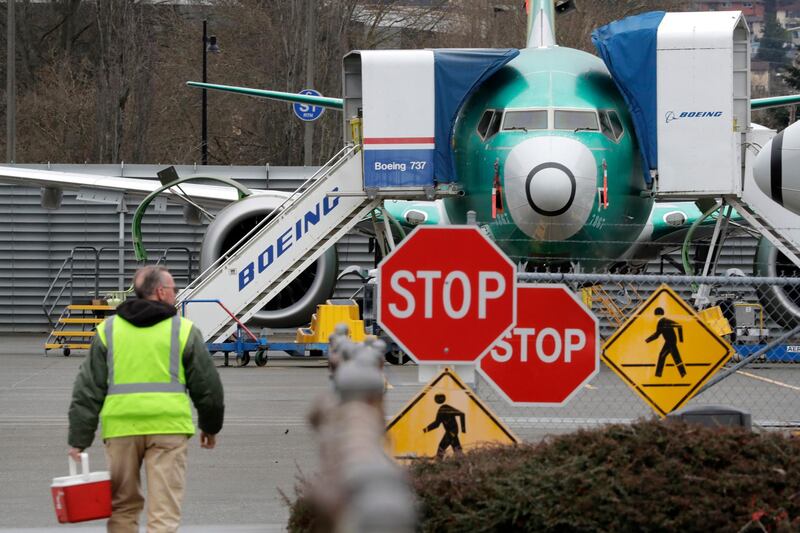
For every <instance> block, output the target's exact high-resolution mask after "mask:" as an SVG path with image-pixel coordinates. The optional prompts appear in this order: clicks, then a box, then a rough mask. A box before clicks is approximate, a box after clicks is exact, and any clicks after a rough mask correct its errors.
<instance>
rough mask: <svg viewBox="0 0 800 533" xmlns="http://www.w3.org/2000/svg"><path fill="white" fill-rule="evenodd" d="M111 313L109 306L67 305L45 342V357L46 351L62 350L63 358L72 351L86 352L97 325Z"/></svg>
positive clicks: (112, 310) (111, 308)
mask: <svg viewBox="0 0 800 533" xmlns="http://www.w3.org/2000/svg"><path fill="white" fill-rule="evenodd" d="M113 312H114V307H112V306H110V305H88V304H87V305H83V304H70V305H67V306H66V307H64V311H62V313H61V316H60V317H58V320H57V321H56V325H55V326H54V328H53V330H52V331H51V332H50V335H49V336H48V337H47V340H46V341H45V344H44V353H45V355H47V351H48V350H63V353H64V356H69V354H70V353H71V351H72V350H88V349H89V346H90V343H91V341H92V338H93V337H94V336H95V334H96V331H95V330H96V328H97V325H98V324H99V323H100V322H102V321H103V320H104V316H105V315H106V314H111V313H113ZM87 314H88V316H87ZM74 315H79V316H74ZM65 326H79V327H78V328H65Z"/></svg>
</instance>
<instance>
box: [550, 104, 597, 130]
mask: <svg viewBox="0 0 800 533" xmlns="http://www.w3.org/2000/svg"><path fill="white" fill-rule="evenodd" d="M554 118H555V129H557V130H573V131H578V130H589V131H598V130H599V129H600V128H598V127H597V114H596V113H595V112H594V111H562V110H558V109H556V111H555V117H554Z"/></svg>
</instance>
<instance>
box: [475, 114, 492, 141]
mask: <svg viewBox="0 0 800 533" xmlns="http://www.w3.org/2000/svg"><path fill="white" fill-rule="evenodd" d="M493 116H494V110H493V109H487V110H486V111H484V112H483V116H482V117H481V121H480V122H478V135H480V136H481V137H483V138H486V132H487V131H488V130H489V124H490V123H491V122H492V117H493Z"/></svg>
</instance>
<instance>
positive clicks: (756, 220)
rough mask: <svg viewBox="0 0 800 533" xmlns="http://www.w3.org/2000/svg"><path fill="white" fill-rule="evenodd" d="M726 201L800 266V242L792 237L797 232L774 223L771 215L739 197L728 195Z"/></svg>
mask: <svg viewBox="0 0 800 533" xmlns="http://www.w3.org/2000/svg"><path fill="white" fill-rule="evenodd" d="M725 201H726V202H727V203H728V204H729V205H730V206H731V207H733V208H734V209H735V210H736V212H737V213H739V214H740V215H741V216H742V218H744V219H745V220H747V222H748V223H749V224H750V225H751V226H752V227H753V229H755V230H756V231H758V232H759V233H760V234H761V235H763V236H764V237H766V238H767V239H768V240H769V242H771V243H772V244H773V245H774V246H775V247H776V248H777V249H778V250H780V252H781V253H782V254H783V255H785V256H786V257H787V259H789V261H791V262H792V263H794V264H795V265H797V266H798V267H800V242H797V241H796V240H795V239H793V238H792V237H793V236H794V235H795V234H796V232H793V231H788V230H790V228H779V227H776V226H775V225H774V224H772V223H771V222H770V220H769V215H767V214H766V213H759V212H757V211H756V209H754V208H753V207H752V206H751V205H750V204H747V203H745V202H743V201H740V200H738V199H737V198H729V197H726V198H725Z"/></svg>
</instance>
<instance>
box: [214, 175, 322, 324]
mask: <svg viewBox="0 0 800 533" xmlns="http://www.w3.org/2000/svg"><path fill="white" fill-rule="evenodd" d="M288 196H289V195H288V194H287V193H281V192H276V191H270V192H269V194H265V195H262V194H259V195H253V196H248V197H247V198H244V199H242V200H239V201H238V202H235V203H233V204H231V205H229V206H227V207H226V208H225V209H223V210H222V211H220V212H219V213H218V214H217V216H216V218H215V219H214V220H213V221H212V222H211V224H209V225H208V230H207V231H206V236H205V239H204V240H203V246H202V249H201V251H200V266H201V268H202V270H205V269H207V268H208V267H209V266H211V265H212V264H213V263H214V261H216V260H217V259H218V258H219V257H220V255H222V254H223V253H224V252H225V251H227V250H228V249H230V248H231V246H233V245H234V244H236V243H237V242H239V240H240V239H241V238H242V237H244V236H245V235H246V234H247V233H248V232H249V231H250V230H251V229H253V227H254V226H255V225H256V224H258V222H260V221H261V220H262V219H263V218H264V217H266V216H267V215H269V214H270V213H272V212H273V211H275V210H276V209H277V208H278V207H279V206H280V205H281V204H282V203H283V201H284V200H285V199H286V197H288ZM337 274H338V261H337V255H336V247H335V246H332V247H331V248H329V249H328V251H327V252H325V253H324V254H323V255H322V257H320V258H319V259H318V260H317V261H316V262H315V263H314V264H313V265H311V266H310V267H309V268H308V269H306V270H305V271H304V272H303V273H301V274H300V275H299V276H298V277H297V278H295V280H294V281H292V282H291V283H290V284H289V286H288V287H286V288H285V289H283V290H282V291H281V292H280V294H278V296H276V297H275V298H273V299H272V300H271V301H270V302H269V303H267V305H266V306H265V307H264V308H263V309H262V310H261V311H259V312H258V313H256V315H255V316H254V317H253V318H251V319H250V321H249V322H248V323H249V324H254V325H256V326H259V327H272V328H288V327H295V326H302V325H305V324H307V323H308V322H309V321H310V320H311V315H312V314H313V313H314V312H315V311H316V308H317V304H320V303H323V302H325V300H327V299H328V298H330V297H331V295H332V294H333V290H334V288H335V286H336V276H337ZM220 298H224V295H220ZM223 301H224V300H223Z"/></svg>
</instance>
